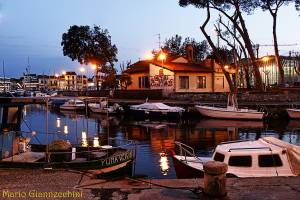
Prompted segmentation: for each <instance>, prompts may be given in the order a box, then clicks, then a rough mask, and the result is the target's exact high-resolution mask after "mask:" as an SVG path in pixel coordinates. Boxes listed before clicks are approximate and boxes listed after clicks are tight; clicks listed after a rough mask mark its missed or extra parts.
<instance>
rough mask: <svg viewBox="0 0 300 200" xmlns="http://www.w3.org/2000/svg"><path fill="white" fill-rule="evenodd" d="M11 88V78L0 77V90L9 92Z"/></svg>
mask: <svg viewBox="0 0 300 200" xmlns="http://www.w3.org/2000/svg"><path fill="white" fill-rule="evenodd" d="M10 90H11V81H10V78H4V77H0V92H9V91H10Z"/></svg>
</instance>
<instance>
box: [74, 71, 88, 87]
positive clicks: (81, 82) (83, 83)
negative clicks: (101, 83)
mask: <svg viewBox="0 0 300 200" xmlns="http://www.w3.org/2000/svg"><path fill="white" fill-rule="evenodd" d="M76 82H77V85H76V89H77V90H86V89H87V87H88V79H87V77H86V76H85V75H77V81H76Z"/></svg>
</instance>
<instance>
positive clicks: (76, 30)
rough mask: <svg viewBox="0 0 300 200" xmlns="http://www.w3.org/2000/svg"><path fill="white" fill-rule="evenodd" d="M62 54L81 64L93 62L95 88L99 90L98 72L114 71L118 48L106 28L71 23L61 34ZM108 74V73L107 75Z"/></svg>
mask: <svg viewBox="0 0 300 200" xmlns="http://www.w3.org/2000/svg"><path fill="white" fill-rule="evenodd" d="M61 45H62V46H63V54H64V56H68V57H70V58H71V59H72V61H74V60H77V61H78V62H79V63H81V64H83V63H84V64H89V63H92V64H95V65H96V70H95V77H96V84H97V90H99V78H100V75H99V72H100V71H101V72H102V73H104V74H106V73H112V72H114V71H115V70H114V62H117V61H118V60H117V57H116V56H117V53H118V49H117V47H116V45H114V44H112V43H111V37H110V35H109V32H108V30H107V29H101V27H100V26H94V27H93V28H90V27H89V26H77V25H73V26H71V27H70V28H69V30H68V32H67V33H64V34H63V35H62V42H61ZM107 76H108V75H107Z"/></svg>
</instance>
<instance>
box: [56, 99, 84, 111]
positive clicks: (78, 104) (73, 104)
mask: <svg viewBox="0 0 300 200" xmlns="http://www.w3.org/2000/svg"><path fill="white" fill-rule="evenodd" d="M60 109H62V110H84V109H85V104H84V102H83V101H81V100H79V99H71V100H69V101H67V102H66V103H64V104H63V105H61V106H60Z"/></svg>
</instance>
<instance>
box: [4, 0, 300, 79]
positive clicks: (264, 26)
mask: <svg viewBox="0 0 300 200" xmlns="http://www.w3.org/2000/svg"><path fill="white" fill-rule="evenodd" d="M299 14H300V13H299V12H297V11H296V10H295V8H294V5H291V6H289V7H284V8H282V9H281V10H280V13H279V19H278V39H279V44H291V43H298V45H297V46H292V47H280V48H279V49H280V52H281V54H283V55H287V54H288V50H295V51H300V48H299V47H300V46H299V44H300V39H299V36H300V17H299ZM205 17H206V13H205V11H204V10H199V9H196V8H194V7H191V6H190V7H187V8H182V7H180V6H179V5H178V0H128V1H125V0H110V1H104V0H43V1H42V0H0V60H1V69H2V60H4V62H5V70H6V75H8V76H10V77H19V76H21V75H22V73H23V72H25V68H26V66H27V57H29V58H30V64H31V72H32V73H39V74H42V73H45V74H53V73H54V72H56V73H60V72H61V71H62V70H73V71H76V72H78V71H79V70H78V69H79V66H80V65H79V64H78V63H77V62H72V61H71V60H70V59H69V58H68V57H64V56H63V53H62V47H61V46H60V42H61V36H62V34H63V33H64V32H66V31H67V30H68V29H69V27H70V26H71V25H90V26H93V25H94V24H95V25H99V26H101V27H102V28H107V29H108V31H109V33H110V35H111V37H112V41H113V43H114V44H116V46H117V48H118V50H119V53H118V60H119V62H122V61H127V60H131V61H132V62H135V61H137V60H138V59H139V58H140V59H142V58H143V56H144V54H145V53H146V52H147V51H150V50H152V49H157V48H158V36H157V34H158V33H160V34H161V38H162V41H164V40H165V39H166V38H169V37H171V36H173V35H175V34H179V35H182V36H184V37H187V36H190V37H194V38H196V40H198V41H202V40H203V39H204V37H203V35H202V33H201V32H200V30H199V26H200V25H201V23H202V22H203V21H204V19H205ZM246 20H247V21H246V23H247V25H248V28H249V32H250V36H251V39H252V41H253V42H254V43H258V44H272V31H271V28H272V21H271V17H270V15H269V13H268V12H265V13H263V12H261V11H256V12H255V13H254V15H251V16H247V17H246ZM207 30H208V32H209V33H211V34H214V31H213V28H212V26H210V27H208V28H207ZM263 54H273V50H272V48H266V47H261V51H260V55H263ZM116 67H117V68H119V64H116ZM0 76H2V70H1V71H0Z"/></svg>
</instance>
